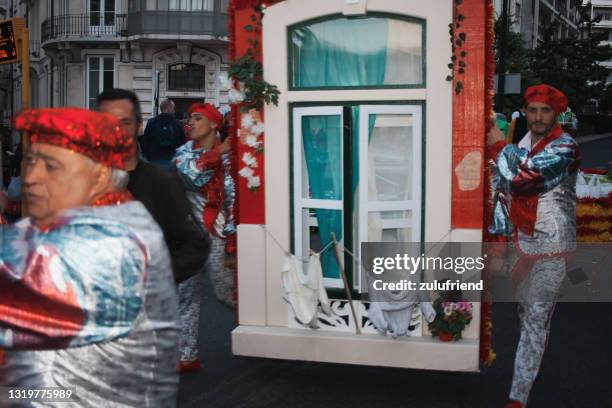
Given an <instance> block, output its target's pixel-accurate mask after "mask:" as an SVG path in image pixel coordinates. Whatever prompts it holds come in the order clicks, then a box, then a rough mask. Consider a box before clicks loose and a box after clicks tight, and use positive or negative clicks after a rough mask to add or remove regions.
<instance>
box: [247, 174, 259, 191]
mask: <svg viewBox="0 0 612 408" xmlns="http://www.w3.org/2000/svg"><path fill="white" fill-rule="evenodd" d="M260 185H261V179H260V178H259V176H255V177H249V178H248V179H247V187H248V188H250V189H251V190H254V189H256V188H257V187H259V186H260Z"/></svg>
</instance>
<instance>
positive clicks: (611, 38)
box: [591, 0, 612, 83]
mask: <svg viewBox="0 0 612 408" xmlns="http://www.w3.org/2000/svg"><path fill="white" fill-rule="evenodd" d="M598 17H599V18H601V20H600V21H599V22H598V23H595V24H594V27H593V29H594V30H597V31H600V32H601V31H605V32H607V37H608V38H607V40H606V41H604V44H607V45H612V0H592V2H591V18H593V19H595V18H598ZM602 65H604V66H605V67H606V68H607V69H608V72H609V73H608V78H607V82H608V83H612V60H609V61H606V62H604V63H602Z"/></svg>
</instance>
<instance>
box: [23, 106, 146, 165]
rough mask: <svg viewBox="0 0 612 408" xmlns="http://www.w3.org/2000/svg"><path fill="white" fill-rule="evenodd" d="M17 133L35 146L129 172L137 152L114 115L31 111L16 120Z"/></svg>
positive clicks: (58, 109)
mask: <svg viewBox="0 0 612 408" xmlns="http://www.w3.org/2000/svg"><path fill="white" fill-rule="evenodd" d="M15 129H17V130H19V131H23V132H27V133H29V135H30V142H31V143H47V144H51V145H54V146H59V147H63V148H65V149H69V150H72V151H74V152H77V153H80V154H82V155H84V156H87V157H89V158H91V159H92V160H94V161H96V162H98V163H101V164H104V165H106V166H108V167H113V168H117V169H121V170H125V163H126V161H128V160H129V159H130V158H131V157H133V156H134V154H135V152H136V145H135V143H134V138H133V137H132V136H130V135H129V134H128V133H127V132H126V131H125V130H123V128H122V127H121V126H120V123H119V120H118V119H117V118H116V117H115V116H112V115H109V114H106V113H100V112H92V111H89V110H86V109H80V108H45V109H31V110H26V111H24V112H22V113H20V114H19V115H18V116H17V117H16V118H15Z"/></svg>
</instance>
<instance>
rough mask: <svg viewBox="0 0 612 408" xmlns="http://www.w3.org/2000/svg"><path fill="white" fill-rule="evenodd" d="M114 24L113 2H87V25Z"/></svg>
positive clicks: (103, 0) (105, 0) (104, 0)
mask: <svg viewBox="0 0 612 408" xmlns="http://www.w3.org/2000/svg"><path fill="white" fill-rule="evenodd" d="M114 24H115V0H89V25H90V26H112V25H114Z"/></svg>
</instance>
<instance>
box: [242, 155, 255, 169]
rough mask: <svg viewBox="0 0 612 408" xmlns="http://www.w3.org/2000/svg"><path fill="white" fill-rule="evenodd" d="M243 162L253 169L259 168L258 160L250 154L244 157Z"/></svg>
mask: <svg viewBox="0 0 612 408" xmlns="http://www.w3.org/2000/svg"><path fill="white" fill-rule="evenodd" d="M242 161H243V162H244V164H246V165H247V166H249V167H251V168H255V167H257V159H256V158H255V157H253V155H252V154H251V153H249V152H246V153H244V154H243V155H242Z"/></svg>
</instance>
